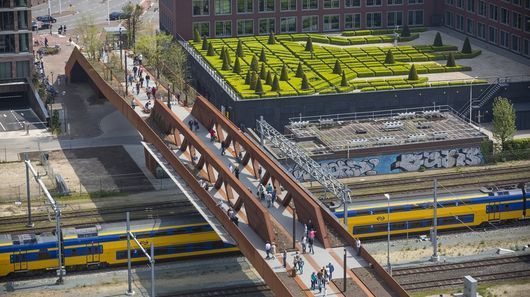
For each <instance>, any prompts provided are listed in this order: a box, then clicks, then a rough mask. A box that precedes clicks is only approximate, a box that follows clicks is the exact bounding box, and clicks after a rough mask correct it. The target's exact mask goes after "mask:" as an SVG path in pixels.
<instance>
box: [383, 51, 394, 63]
mask: <svg viewBox="0 0 530 297" xmlns="http://www.w3.org/2000/svg"><path fill="white" fill-rule="evenodd" d="M385 64H394V54H393V53H392V49H391V48H389V49H388V52H386V57H385Z"/></svg>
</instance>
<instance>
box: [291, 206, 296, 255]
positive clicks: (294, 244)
mask: <svg viewBox="0 0 530 297" xmlns="http://www.w3.org/2000/svg"><path fill="white" fill-rule="evenodd" d="M292 209H293V250H294V249H296V208H295V207H294V206H293V207H292Z"/></svg>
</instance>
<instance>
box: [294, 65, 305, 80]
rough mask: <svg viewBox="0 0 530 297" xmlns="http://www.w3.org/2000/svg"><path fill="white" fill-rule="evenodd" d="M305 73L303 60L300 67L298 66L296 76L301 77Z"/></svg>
mask: <svg viewBox="0 0 530 297" xmlns="http://www.w3.org/2000/svg"><path fill="white" fill-rule="evenodd" d="M303 75H304V69H303V68H302V62H299V63H298V67H297V68H296V74H295V77H298V78H301V77H302V76H303Z"/></svg>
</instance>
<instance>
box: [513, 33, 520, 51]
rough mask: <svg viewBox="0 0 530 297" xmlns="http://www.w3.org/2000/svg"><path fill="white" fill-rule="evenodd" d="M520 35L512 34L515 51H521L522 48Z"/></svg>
mask: <svg viewBox="0 0 530 297" xmlns="http://www.w3.org/2000/svg"><path fill="white" fill-rule="evenodd" d="M519 40H520V39H519V36H515V35H512V51H514V52H520V51H521V49H520V48H519Z"/></svg>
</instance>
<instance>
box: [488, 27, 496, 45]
mask: <svg viewBox="0 0 530 297" xmlns="http://www.w3.org/2000/svg"><path fill="white" fill-rule="evenodd" d="M488 35H489V37H488V40H489V42H491V43H495V44H496V43H497V28H495V27H489V34H488Z"/></svg>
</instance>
